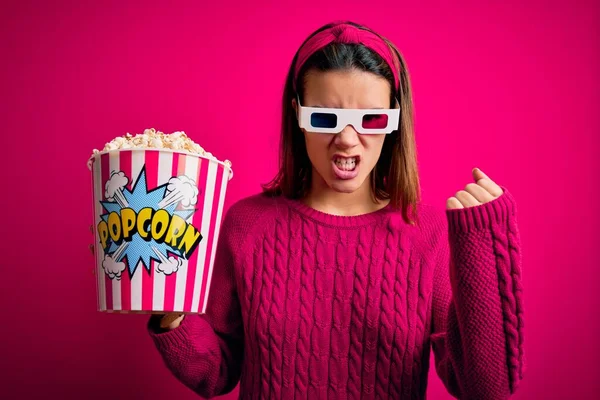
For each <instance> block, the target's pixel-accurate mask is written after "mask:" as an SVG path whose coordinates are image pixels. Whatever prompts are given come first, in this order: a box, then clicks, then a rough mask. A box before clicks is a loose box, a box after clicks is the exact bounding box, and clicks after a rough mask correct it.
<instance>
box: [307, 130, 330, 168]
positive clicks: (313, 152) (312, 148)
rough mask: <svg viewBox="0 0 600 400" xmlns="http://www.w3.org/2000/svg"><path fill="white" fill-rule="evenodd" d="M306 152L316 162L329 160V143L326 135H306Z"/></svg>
mask: <svg viewBox="0 0 600 400" xmlns="http://www.w3.org/2000/svg"><path fill="white" fill-rule="evenodd" d="M305 142H306V151H307V153H308V157H309V158H310V159H311V160H312V161H313V162H314V161H317V160H320V159H323V158H327V152H328V147H329V141H328V140H327V137H326V135H315V134H306V135H305Z"/></svg>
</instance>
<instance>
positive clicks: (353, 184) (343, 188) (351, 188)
mask: <svg viewBox="0 0 600 400" xmlns="http://www.w3.org/2000/svg"><path fill="white" fill-rule="evenodd" d="M363 181H364V180H363ZM363 181H361V180H360V179H359V177H356V178H354V179H351V180H347V181H343V180H338V179H332V180H330V181H329V182H328V184H329V187H330V188H331V189H333V190H335V191H336V192H339V193H353V192H355V191H357V190H358V189H359V188H360V187H361V186H362V183H363Z"/></svg>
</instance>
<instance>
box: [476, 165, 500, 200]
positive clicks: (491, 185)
mask: <svg viewBox="0 0 600 400" xmlns="http://www.w3.org/2000/svg"><path fill="white" fill-rule="evenodd" d="M473 179H474V180H475V182H476V183H477V184H478V185H479V186H481V187H482V188H484V189H485V190H486V191H487V192H488V193H490V194H491V195H492V196H494V197H499V196H500V195H501V194H502V193H503V192H502V188H501V187H500V186H498V185H497V184H496V183H495V182H494V181H493V180H491V179H490V177H489V176H487V175H486V174H485V173H484V172H483V171H482V170H480V169H479V168H474V169H473Z"/></svg>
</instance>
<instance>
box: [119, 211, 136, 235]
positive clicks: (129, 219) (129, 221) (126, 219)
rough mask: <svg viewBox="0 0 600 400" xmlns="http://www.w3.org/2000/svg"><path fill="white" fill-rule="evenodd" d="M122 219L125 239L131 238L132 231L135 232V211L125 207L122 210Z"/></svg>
mask: <svg viewBox="0 0 600 400" xmlns="http://www.w3.org/2000/svg"><path fill="white" fill-rule="evenodd" d="M121 219H122V220H123V239H124V240H129V239H130V238H131V236H132V231H133V233H135V231H134V228H135V211H133V209H131V208H123V209H122V210H121Z"/></svg>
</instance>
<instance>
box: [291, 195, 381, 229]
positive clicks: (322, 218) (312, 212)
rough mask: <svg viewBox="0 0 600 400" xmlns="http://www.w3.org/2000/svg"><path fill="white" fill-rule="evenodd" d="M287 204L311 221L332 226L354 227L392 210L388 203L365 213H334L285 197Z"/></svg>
mask: <svg viewBox="0 0 600 400" xmlns="http://www.w3.org/2000/svg"><path fill="white" fill-rule="evenodd" d="M285 200H286V202H287V203H288V204H289V206H290V207H291V208H292V209H293V210H295V211H297V212H298V213H300V214H302V215H304V216H305V217H307V218H310V219H312V220H313V221H315V222H317V223H320V224H322V225H328V226H333V227H354V226H363V225H369V224H371V223H374V222H377V221H380V220H381V219H382V218H383V217H384V216H385V215H387V214H389V213H390V212H392V211H393V207H392V205H391V203H388V204H387V205H386V206H385V207H382V208H380V209H379V210H375V211H371V212H368V213H365V214H357V215H336V214H329V213H326V212H323V211H320V210H317V209H315V208H312V207H310V206H308V205H306V204H304V203H303V202H302V200H300V199H290V198H285Z"/></svg>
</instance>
